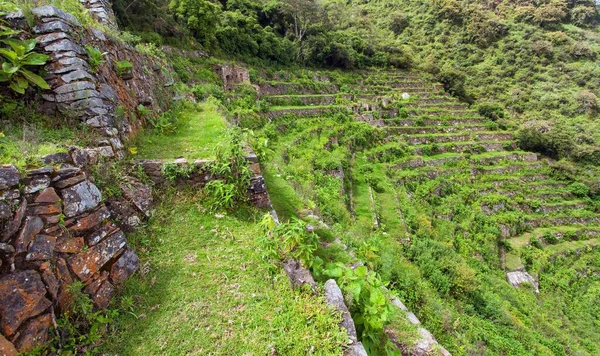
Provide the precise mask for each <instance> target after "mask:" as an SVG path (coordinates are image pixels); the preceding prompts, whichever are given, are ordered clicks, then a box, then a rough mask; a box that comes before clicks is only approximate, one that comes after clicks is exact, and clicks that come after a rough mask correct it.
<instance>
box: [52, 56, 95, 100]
mask: <svg viewBox="0 0 600 356" xmlns="http://www.w3.org/2000/svg"><path fill="white" fill-rule="evenodd" d="M69 59H71V60H75V59H79V58H77V57H73V58H69ZM89 69H90V67H89V65H87V64H79V63H77V64H73V65H70V66H61V67H58V68H57V69H54V70H52V74H64V73H69V72H74V71H76V70H81V71H86V72H87V71H88V70H89ZM57 101H59V102H64V100H63V101H61V100H57Z"/></svg>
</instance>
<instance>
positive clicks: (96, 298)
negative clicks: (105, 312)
mask: <svg viewBox="0 0 600 356" xmlns="http://www.w3.org/2000/svg"><path fill="white" fill-rule="evenodd" d="M115 292H116V290H115V287H114V286H113V285H112V283H110V282H109V281H104V283H102V285H101V286H100V288H98V290H97V291H96V292H95V293H94V294H92V295H91V298H92V302H94V305H95V306H96V307H97V308H101V309H104V308H106V307H108V305H109V304H110V300H111V299H112V297H113V296H114V295H115Z"/></svg>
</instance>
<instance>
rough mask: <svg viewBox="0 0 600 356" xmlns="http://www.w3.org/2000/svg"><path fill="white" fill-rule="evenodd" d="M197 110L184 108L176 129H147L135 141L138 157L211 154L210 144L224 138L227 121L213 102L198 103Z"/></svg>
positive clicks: (203, 155)
mask: <svg viewBox="0 0 600 356" xmlns="http://www.w3.org/2000/svg"><path fill="white" fill-rule="evenodd" d="M197 108H198V109H197V110H194V111H192V110H187V111H184V112H183V113H182V114H181V115H182V116H181V118H180V124H179V127H178V129H177V130H176V132H175V133H172V134H159V133H157V132H155V131H154V130H148V131H146V132H144V133H142V134H141V135H140V137H139V138H138V139H137V142H136V143H135V146H136V147H137V148H138V156H139V158H148V159H157V158H164V159H171V158H178V157H184V158H188V159H202V158H212V155H213V148H214V147H215V146H217V145H218V144H219V143H220V142H221V140H222V139H223V135H224V133H225V131H226V130H227V121H226V120H225V118H224V117H223V116H222V115H221V114H220V113H219V111H218V108H217V106H215V105H214V104H212V103H201V104H198V105H197Z"/></svg>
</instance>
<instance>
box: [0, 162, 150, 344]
mask: <svg viewBox="0 0 600 356" xmlns="http://www.w3.org/2000/svg"><path fill="white" fill-rule="evenodd" d="M138 265H139V260H138V258H137V256H136V254H135V252H133V251H132V250H131V249H130V248H129V246H128V245H127V240H126V238H125V234H124V233H123V232H122V231H121V229H120V228H119V226H117V225H116V224H115V223H114V222H112V221H111V212H110V211H109V209H108V208H107V206H106V205H105V204H104V203H103V200H102V194H101V192H100V190H99V189H98V188H97V187H96V185H95V184H94V183H92V182H91V181H90V179H89V177H88V175H87V174H86V173H85V172H84V171H83V170H81V169H80V168H77V167H75V166H70V165H69V166H64V168H59V169H55V168H41V169H35V170H30V171H27V172H26V174H25V175H24V176H21V174H20V173H19V171H18V170H17V169H16V168H15V167H14V166H10V165H4V166H0V300H1V301H2V303H0V332H1V334H2V335H0V350H3V352H4V354H8V355H10V354H12V353H11V352H10V351H7V350H12V346H11V343H12V345H14V347H15V348H16V350H18V351H20V352H27V351H30V350H32V349H33V348H34V347H35V346H38V345H41V344H44V343H45V342H46V341H47V340H48V338H49V329H50V327H51V326H52V325H53V320H54V318H55V315H57V314H59V313H61V312H64V311H66V310H69V308H70V307H71V303H72V301H73V294H72V293H71V291H70V290H69V286H70V285H72V284H73V282H74V281H81V282H82V283H83V284H84V286H85V287H84V292H85V293H87V294H88V295H89V296H90V297H91V299H92V301H93V303H94V305H95V306H96V307H97V308H105V307H107V306H108V304H109V302H110V299H111V297H112V296H113V295H114V293H115V291H116V288H117V286H118V285H120V284H121V283H123V282H124V281H125V280H127V278H129V276H131V274H133V273H134V272H135V271H136V270H137V269H138Z"/></svg>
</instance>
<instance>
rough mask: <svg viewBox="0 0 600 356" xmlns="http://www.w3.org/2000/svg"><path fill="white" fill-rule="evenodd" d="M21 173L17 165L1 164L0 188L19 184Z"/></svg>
mask: <svg viewBox="0 0 600 356" xmlns="http://www.w3.org/2000/svg"><path fill="white" fill-rule="evenodd" d="M20 179H21V175H20V174H19V170H18V169H17V167H15V166H13V165H1V166H0V190H4V189H7V188H10V187H13V186H15V185H17V184H19V180H20Z"/></svg>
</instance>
